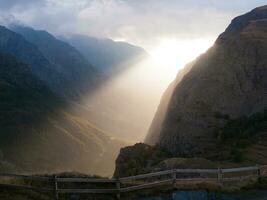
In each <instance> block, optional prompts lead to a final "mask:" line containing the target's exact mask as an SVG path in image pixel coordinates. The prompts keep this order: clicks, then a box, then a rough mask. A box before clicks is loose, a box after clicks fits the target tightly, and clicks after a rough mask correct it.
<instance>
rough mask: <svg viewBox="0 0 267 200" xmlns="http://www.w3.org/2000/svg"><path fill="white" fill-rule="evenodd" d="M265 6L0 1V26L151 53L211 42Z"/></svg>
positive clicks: (252, 2) (244, 1)
mask: <svg viewBox="0 0 267 200" xmlns="http://www.w3.org/2000/svg"><path fill="white" fill-rule="evenodd" d="M264 4H267V1H266V0H223V1H222V0H0V11H1V18H2V20H1V21H2V23H6V22H7V21H14V20H15V21H20V22H21V23H23V24H25V25H29V26H32V27H34V28H37V29H45V30H48V31H50V32H52V33H54V34H58V35H66V34H73V33H79V34H80V33H82V34H86V35H90V36H96V37H108V38H112V39H115V40H123V41H127V42H130V43H133V44H136V45H140V46H142V47H144V48H145V49H146V50H148V51H151V49H153V48H154V46H155V44H160V43H161V42H162V40H164V39H175V40H179V41H181V40H194V39H199V38H202V39H207V40H215V38H216V37H217V36H218V34H219V33H221V32H222V31H224V29H225V28H226V26H227V25H228V24H229V23H230V21H231V19H232V18H233V17H235V16H237V15H240V14H242V13H245V12H247V11H249V10H251V9H253V8H255V7H257V6H261V5H264Z"/></svg>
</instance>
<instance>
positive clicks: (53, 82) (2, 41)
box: [0, 26, 78, 97]
mask: <svg viewBox="0 0 267 200" xmlns="http://www.w3.org/2000/svg"><path fill="white" fill-rule="evenodd" d="M0 51H2V52H5V53H8V54H10V55H13V56H15V57H17V58H18V59H19V60H21V61H23V62H24V63H26V64H27V65H28V66H29V67H30V68H31V71H32V72H33V73H34V74H35V75H36V76H37V77H38V78H39V79H40V80H42V81H43V82H45V83H46V84H47V85H48V86H49V87H50V88H51V89H52V90H53V91H54V92H57V93H58V94H60V95H62V96H63V95H67V96H72V97H76V96H77V95H78V94H77V93H76V90H75V89H74V88H73V87H72V85H71V82H70V81H69V80H66V78H65V77H64V76H63V75H62V74H60V73H59V72H57V71H56V70H55V69H56V67H55V66H54V65H53V64H51V63H50V62H49V61H48V60H47V59H46V58H45V57H44V56H43V54H42V53H41V52H40V50H39V49H38V48H37V47H36V46H35V45H34V44H32V43H30V42H28V41H27V40H26V39H24V38H23V37H22V36H21V35H19V34H17V33H15V32H13V31H10V30H9V29H7V28H5V27H3V26H0Z"/></svg>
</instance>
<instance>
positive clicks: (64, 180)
mask: <svg viewBox="0 0 267 200" xmlns="http://www.w3.org/2000/svg"><path fill="white" fill-rule="evenodd" d="M57 182H73V183H77V182H79V183H83V182H84V183H85V182H86V183H116V179H100V178H98V179H92V178H57Z"/></svg>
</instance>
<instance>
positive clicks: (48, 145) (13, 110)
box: [0, 53, 122, 175]
mask: <svg viewBox="0 0 267 200" xmlns="http://www.w3.org/2000/svg"><path fill="white" fill-rule="evenodd" d="M0 97H1V101H0V149H1V156H0V158H1V160H2V161H1V165H2V169H3V171H1V172H4V170H5V171H10V170H11V171H12V170H16V171H23V172H25V171H26V172H49V171H61V170H77V171H82V172H86V173H103V174H105V175H107V174H109V175H110V174H111V173H112V170H113V168H114V163H113V162H111V159H112V158H113V159H115V157H116V152H118V150H119V148H120V147H121V146H122V143H121V142H119V141H114V140H111V139H110V137H109V136H108V135H107V134H106V133H104V132H103V131H101V130H99V129H97V128H96V127H94V126H93V125H92V124H91V123H90V122H89V121H87V120H86V119H85V118H82V117H80V116H79V115H77V114H74V112H72V111H70V110H72V109H70V108H68V106H67V105H68V104H67V103H66V102H65V101H64V100H62V99H61V98H60V97H58V96H56V95H55V94H53V93H52V92H51V91H50V89H48V88H47V87H46V86H44V84H43V83H42V82H41V81H38V80H37V79H36V78H35V77H34V76H33V74H32V73H31V70H30V68H29V67H28V66H27V65H25V64H23V63H21V62H19V61H17V60H16V59H15V58H14V57H12V56H10V55H7V54H3V53H0ZM105 157H108V159H105ZM103 160H105V162H106V163H105V165H104V166H105V167H104V168H99V167H97V166H98V164H100V163H101V162H102V161H103Z"/></svg>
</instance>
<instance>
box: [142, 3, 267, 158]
mask: <svg viewBox="0 0 267 200" xmlns="http://www.w3.org/2000/svg"><path fill="white" fill-rule="evenodd" d="M266 77H267V6H264V7H260V8H256V9H254V10H252V11H251V12H249V13H247V14H245V15H242V16H240V17H237V18H235V19H234V20H233V21H232V23H231V24H230V25H229V27H228V28H227V29H226V31H225V32H224V33H222V34H221V35H220V36H219V38H218V39H217V41H216V42H215V44H214V45H213V47H211V48H210V49H209V50H208V51H207V52H206V53H205V54H203V55H201V56H200V57H199V58H198V59H197V60H196V62H195V63H194V64H193V66H192V69H191V70H190V72H188V73H187V74H186V75H185V76H184V77H183V79H182V80H181V81H180V82H179V84H177V85H176V87H175V88H174V90H173V93H172V95H169V96H171V98H170V101H169V103H168V108H167V112H166V116H165V117H164V120H163V123H162V127H161V129H160V133H157V131H155V130H154V131H153V128H152V132H151V133H150V134H149V138H153V137H154V138H158V139H157V140H156V142H155V141H153V140H155V139H147V141H149V142H150V141H151V142H152V143H156V144H158V145H159V146H160V147H161V148H165V149H167V150H168V151H170V152H171V153H173V154H174V155H176V156H185V157H191V156H205V157H215V156H216V153H215V150H216V149H217V136H218V134H217V133H218V130H220V129H221V128H223V127H224V125H225V124H226V123H227V121H229V120H231V119H235V118H240V117H243V116H249V115H251V114H253V113H257V112H261V111H263V109H264V108H265V107H266V106H267V95H266V94H267V79H266ZM161 114H162V113H161ZM155 118H158V116H156V117H155ZM152 127H153V124H152ZM158 135H159V136H158Z"/></svg>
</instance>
